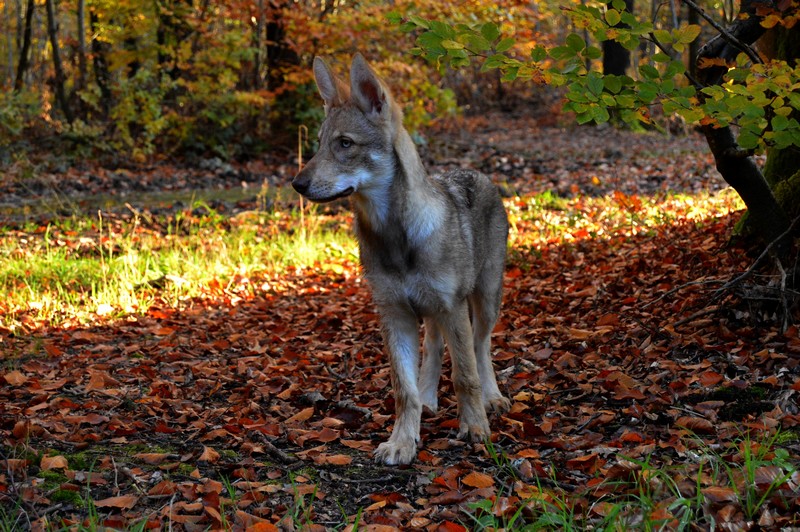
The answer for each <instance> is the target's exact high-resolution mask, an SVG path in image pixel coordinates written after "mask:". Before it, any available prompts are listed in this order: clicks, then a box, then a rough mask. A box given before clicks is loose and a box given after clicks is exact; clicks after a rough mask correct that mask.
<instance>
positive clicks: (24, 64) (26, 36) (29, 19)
mask: <svg viewBox="0 0 800 532" xmlns="http://www.w3.org/2000/svg"><path fill="white" fill-rule="evenodd" d="M33 7H34V4H33V0H28V4H27V6H26V7H25V29H24V30H23V32H22V48H20V52H19V63H17V77H16V79H15V80H14V91H15V92H19V91H21V90H22V83H23V80H24V77H25V71H26V70H28V53H29V52H30V49H31V26H32V23H33Z"/></svg>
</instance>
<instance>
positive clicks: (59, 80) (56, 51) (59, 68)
mask: <svg viewBox="0 0 800 532" xmlns="http://www.w3.org/2000/svg"><path fill="white" fill-rule="evenodd" d="M54 1H55V0H45V3H44V6H45V9H46V10H47V33H48V35H49V36H50V47H51V48H52V50H53V68H54V69H55V72H56V79H55V89H56V99H58V104H59V106H61V111H62V112H63V113H64V118H66V119H67V122H69V123H70V124H71V123H72V121H73V120H74V119H73V117H72V110H71V109H70V108H69V101H67V93H66V90H65V88H64V84H65V83H66V76H65V75H64V65H63V63H62V62H61V49H60V47H59V45H58V22H57V21H56V9H55V6H54V5H53V2H54Z"/></svg>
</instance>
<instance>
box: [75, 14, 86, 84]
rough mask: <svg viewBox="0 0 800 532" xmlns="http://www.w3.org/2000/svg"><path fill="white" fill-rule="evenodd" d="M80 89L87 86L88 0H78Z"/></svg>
mask: <svg viewBox="0 0 800 532" xmlns="http://www.w3.org/2000/svg"><path fill="white" fill-rule="evenodd" d="M76 16H77V18H78V20H77V26H78V89H83V88H84V87H85V86H86V0H78V10H77V13H76Z"/></svg>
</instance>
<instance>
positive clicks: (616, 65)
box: [602, 0, 633, 76]
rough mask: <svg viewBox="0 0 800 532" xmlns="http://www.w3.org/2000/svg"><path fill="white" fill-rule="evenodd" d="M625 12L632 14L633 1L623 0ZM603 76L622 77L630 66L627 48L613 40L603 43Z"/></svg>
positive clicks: (621, 25) (623, 25) (620, 25)
mask: <svg viewBox="0 0 800 532" xmlns="http://www.w3.org/2000/svg"><path fill="white" fill-rule="evenodd" d="M625 10H626V11H627V12H628V13H633V0H625ZM618 26H619V27H626V24H622V23H620V24H618ZM602 47H603V74H605V75H608V74H613V75H615V76H624V75H625V71H626V70H628V67H629V66H630V64H631V53H630V52H629V51H628V49H627V48H625V47H624V46H622V45H621V44H620V43H618V42H617V41H614V40H607V41H603V43H602Z"/></svg>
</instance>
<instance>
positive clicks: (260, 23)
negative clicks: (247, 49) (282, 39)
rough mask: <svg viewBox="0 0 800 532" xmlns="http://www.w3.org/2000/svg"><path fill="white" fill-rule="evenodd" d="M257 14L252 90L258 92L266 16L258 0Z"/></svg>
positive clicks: (261, 0)
mask: <svg viewBox="0 0 800 532" xmlns="http://www.w3.org/2000/svg"><path fill="white" fill-rule="evenodd" d="M256 7H257V9H258V14H257V16H256V27H255V29H254V30H253V31H255V38H254V39H253V46H254V47H255V49H256V53H255V56H254V57H253V88H254V89H255V90H259V89H260V88H261V56H262V54H263V50H262V48H263V46H264V44H263V43H264V18H265V17H266V16H267V15H266V12H265V11H264V0H258V2H257V3H256Z"/></svg>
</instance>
